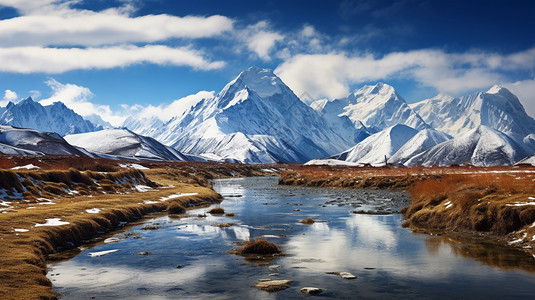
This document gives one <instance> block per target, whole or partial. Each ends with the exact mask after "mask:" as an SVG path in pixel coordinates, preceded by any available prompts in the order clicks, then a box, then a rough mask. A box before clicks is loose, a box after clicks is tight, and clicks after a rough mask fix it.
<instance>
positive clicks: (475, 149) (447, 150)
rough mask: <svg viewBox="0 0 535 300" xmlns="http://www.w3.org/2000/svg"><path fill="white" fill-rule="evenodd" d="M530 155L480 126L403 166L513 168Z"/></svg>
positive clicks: (512, 140)
mask: <svg viewBox="0 0 535 300" xmlns="http://www.w3.org/2000/svg"><path fill="white" fill-rule="evenodd" d="M529 154H530V153H527V152H526V151H525V150H524V148H523V147H522V146H521V145H520V144H518V143H517V142H516V141H515V140H514V139H512V138H511V137H509V136H507V135H506V134H504V133H501V132H499V131H497V130H495V129H492V128H490V127H487V126H484V125H480V126H478V127H477V128H475V129H472V130H470V131H468V132H466V133H464V134H462V135H460V136H458V137H456V138H454V139H451V140H448V141H446V142H443V143H441V144H438V145H436V146H434V147H432V148H430V149H428V150H426V151H424V152H422V153H420V154H418V155H416V156H414V157H413V158H411V159H409V160H408V161H407V162H406V163H405V165H406V166H419V165H423V166H435V165H438V166H449V165H453V164H466V163H469V164H472V165H475V166H495V165H512V164H514V163H515V162H517V161H519V160H520V159H522V158H525V157H526V156H527V155H529Z"/></svg>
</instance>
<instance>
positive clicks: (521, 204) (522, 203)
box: [506, 201, 535, 206]
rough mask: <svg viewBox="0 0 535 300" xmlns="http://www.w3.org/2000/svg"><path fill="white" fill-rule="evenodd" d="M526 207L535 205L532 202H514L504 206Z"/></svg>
mask: <svg viewBox="0 0 535 300" xmlns="http://www.w3.org/2000/svg"><path fill="white" fill-rule="evenodd" d="M527 205H535V201H534V202H515V204H506V206H527Z"/></svg>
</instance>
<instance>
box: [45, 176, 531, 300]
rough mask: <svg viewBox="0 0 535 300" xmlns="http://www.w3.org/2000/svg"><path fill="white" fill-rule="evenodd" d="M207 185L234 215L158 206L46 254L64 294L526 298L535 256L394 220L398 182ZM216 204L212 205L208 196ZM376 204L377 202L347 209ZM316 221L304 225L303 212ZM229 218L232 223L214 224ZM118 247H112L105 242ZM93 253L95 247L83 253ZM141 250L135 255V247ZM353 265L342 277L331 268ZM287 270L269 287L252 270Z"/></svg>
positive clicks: (400, 197) (268, 273)
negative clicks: (384, 185)
mask: <svg viewBox="0 0 535 300" xmlns="http://www.w3.org/2000/svg"><path fill="white" fill-rule="evenodd" d="M214 188H215V189H216V191H218V192H219V193H220V194H222V195H223V196H224V197H225V200H224V201H223V202H222V203H221V204H220V205H214V206H220V207H222V208H223V209H224V210H225V211H226V212H227V213H229V212H231V213H234V214H235V216H234V217H227V216H212V215H210V214H207V216H206V217H199V216H198V215H203V214H204V213H205V212H206V211H207V210H209V209H210V208H211V207H208V208H200V209H193V210H189V211H188V212H187V213H188V216H186V217H182V218H170V217H168V216H164V215H156V216H154V217H153V218H151V219H145V220H142V221H140V222H137V223H134V224H133V225H132V226H129V227H128V228H126V229H124V230H122V231H120V232H116V233H114V234H113V235H110V236H108V237H106V238H107V240H106V243H98V244H96V245H94V246H92V247H91V248H89V249H83V251H82V252H81V253H80V254H78V255H77V256H75V257H74V258H72V259H69V260H66V261H62V262H58V263H52V264H50V265H49V273H48V277H49V278H50V280H51V281H52V283H53V285H54V289H55V290H56V291H58V292H59V293H60V294H62V298H63V299H91V297H95V298H96V299H106V298H108V299H118V298H121V299H179V298H180V299H183V298H186V299H293V298H308V297H311V296H310V295H305V294H302V293H301V292H300V289H301V288H302V287H319V288H322V289H324V291H323V292H322V293H321V294H319V295H316V296H314V297H317V298H333V299H350V298H411V299H414V298H425V299H428V298H435V299H451V298H470V299H473V298H531V299H532V298H533V296H534V295H535V259H534V258H533V257H531V256H529V255H526V254H524V253H522V252H518V251H515V250H511V249H507V248H505V247H499V246H496V245H492V244H481V243H476V242H468V241H460V240H457V239H452V238H448V237H442V236H431V235H427V234H416V233H412V232H411V231H410V230H408V229H404V228H402V227H401V224H402V217H401V215H400V214H375V213H377V211H379V212H396V211H399V209H400V208H401V207H403V206H406V205H407V203H408V201H409V199H408V195H407V194H406V193H404V192H397V191H370V190H348V189H333V188H307V187H294V186H279V185H277V178H241V179H222V180H216V181H215V182H214ZM212 207H213V206H212ZM355 211H360V212H362V211H372V212H374V214H362V213H358V214H356V213H354V212H355ZM304 218H312V219H314V220H316V222H315V223H314V224H312V225H303V224H301V223H300V222H299V221H300V220H302V219H304ZM223 223H232V224H233V225H232V226H230V227H220V226H219V225H220V224H223ZM257 238H265V239H267V240H269V241H271V242H274V243H276V244H277V245H279V246H280V247H281V248H282V249H283V251H284V252H285V256H282V257H278V258H275V259H273V260H272V261H264V262H261V263H258V262H248V261H246V260H245V259H244V258H243V257H240V256H237V255H233V254H228V253H226V252H225V251H228V250H231V249H234V248H237V247H239V243H240V242H243V241H246V240H253V239H257ZM108 250H110V251H111V250H120V251H117V252H111V253H109V254H107V255H103V256H98V255H94V254H95V253H97V254H98V253H99V252H101V251H108ZM90 253H92V254H93V256H90V255H88V254H90ZM136 254H137V255H136ZM341 271H345V272H350V273H352V274H354V275H356V276H357V277H358V278H357V279H353V280H348V279H343V278H341V277H339V276H336V275H331V274H327V272H341ZM263 278H270V279H274V280H278V279H290V280H294V282H293V283H292V284H291V285H290V287H289V288H288V289H285V290H282V291H279V292H276V293H268V292H265V291H262V290H258V289H256V288H254V287H252V286H253V285H254V284H255V283H256V282H257V281H258V280H259V279H263Z"/></svg>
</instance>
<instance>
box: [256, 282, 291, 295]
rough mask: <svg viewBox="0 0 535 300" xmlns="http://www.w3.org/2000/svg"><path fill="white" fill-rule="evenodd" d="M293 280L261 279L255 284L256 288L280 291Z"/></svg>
mask: <svg viewBox="0 0 535 300" xmlns="http://www.w3.org/2000/svg"><path fill="white" fill-rule="evenodd" d="M292 282H294V281H293V280H273V279H260V280H258V282H257V283H256V284H255V286H254V287H255V288H257V289H261V290H263V291H267V292H278V291H282V290H285V289H287V288H289V287H290V284H291V283H292Z"/></svg>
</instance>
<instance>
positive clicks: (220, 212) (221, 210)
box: [208, 207, 225, 215]
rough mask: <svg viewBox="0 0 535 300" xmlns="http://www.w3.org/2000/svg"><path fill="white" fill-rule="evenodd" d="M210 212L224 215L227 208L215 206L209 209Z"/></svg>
mask: <svg viewBox="0 0 535 300" xmlns="http://www.w3.org/2000/svg"><path fill="white" fill-rule="evenodd" d="M208 213H209V214H212V215H222V214H224V213H225V210H224V209H222V208H221V207H214V208H212V209H210V210H209V211H208Z"/></svg>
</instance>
